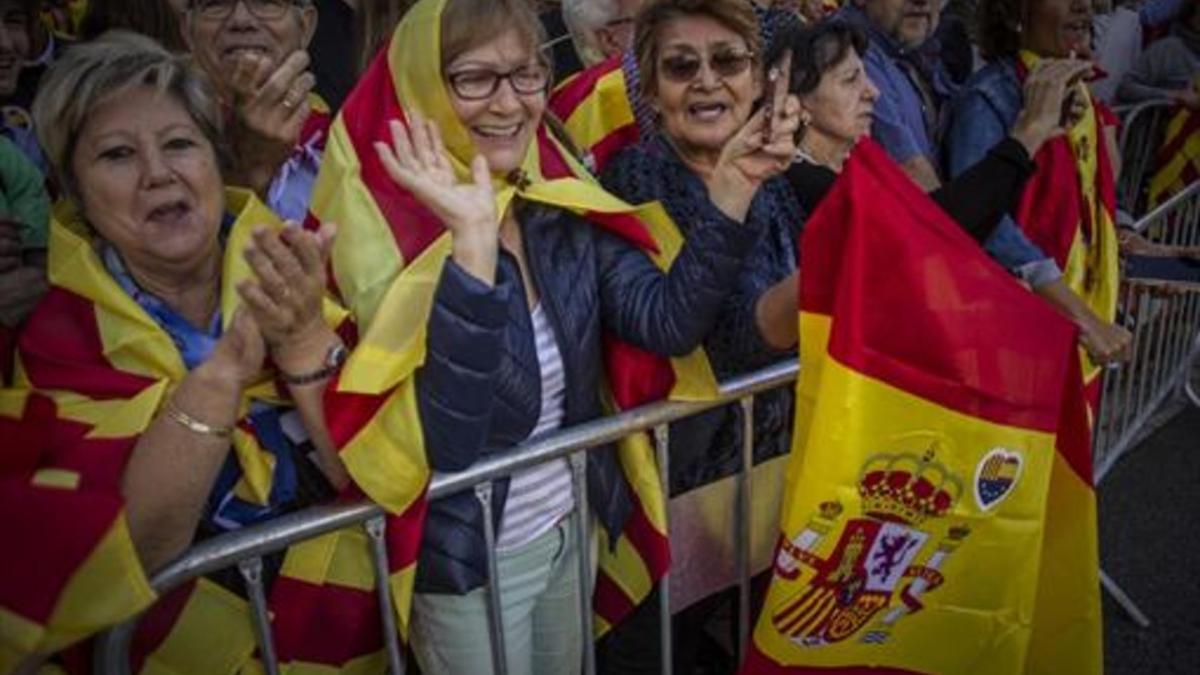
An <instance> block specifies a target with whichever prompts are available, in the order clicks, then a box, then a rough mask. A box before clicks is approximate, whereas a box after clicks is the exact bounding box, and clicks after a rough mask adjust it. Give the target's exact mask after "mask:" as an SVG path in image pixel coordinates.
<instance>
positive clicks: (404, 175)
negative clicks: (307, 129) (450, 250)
mask: <svg viewBox="0 0 1200 675" xmlns="http://www.w3.org/2000/svg"><path fill="white" fill-rule="evenodd" d="M389 126H390V127H391V132H392V139H391V140H392V142H391V144H390V145H389V144H387V143H383V142H376V143H375V151H376V152H377V153H378V154H379V160H380V162H382V163H383V167H384V169H385V170H386V171H387V173H388V175H389V176H391V178H392V180H394V181H395V182H396V184H397V185H399V186H401V187H403V188H405V189H406V190H408V191H409V192H411V193H412V194H413V196H415V197H416V198H417V199H418V200H420V201H421V203H422V204H424V205H425V206H426V207H427V208H428V209H429V210H430V211H432V212H433V214H434V215H435V216H437V217H438V219H439V220H441V221H442V224H443V225H445V226H446V229H448V230H450V233H451V236H453V238H454V260H455V262H457V263H458V264H459V265H461V266H462V267H463V268H464V269H466V270H467V271H468V272H470V273H471V274H472V275H474V276H475V277H477V278H479V279H480V280H481V281H484V282H485V283H488V284H491V283H493V280H494V278H495V270H496V256H497V248H498V246H499V233H500V218H499V215H498V214H497V213H496V195H495V191H494V190H493V189H492V176H491V171H490V170H489V168H488V163H487V159H485V158H484V157H483V155H476V156H475V159H474V160H473V161H472V162H471V181H470V182H462V181H459V179H458V177H457V176H455V175H454V168H453V167H452V166H451V164H450V158H449V156H448V155H447V154H446V147H445V145H444V144H443V143H442V134H441V131H440V130H439V129H438V126H437V124H436V123H435V122H433V121H432V120H426V119H424V118H423V117H421V116H420V115H419V114H417V113H415V112H410V113H409V118H408V127H407V128H405V126H404V125H403V124H401V123H400V122H399V121H396V120H392V122H391V123H390V125H389Z"/></svg>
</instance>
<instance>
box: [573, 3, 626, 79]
mask: <svg viewBox="0 0 1200 675" xmlns="http://www.w3.org/2000/svg"><path fill="white" fill-rule="evenodd" d="M620 11H621V7H620V6H619V5H618V4H617V0H562V17H563V23H565V24H567V30H568V31H570V32H571V41H572V42H574V43H575V51H576V52H577V53H578V54H579V60H580V61H582V62H583V65H584V66H590V65H592V64H593V63H599V62H600V61H603V60H604V57H605V54H604V52H603V51H602V50H601V49H600V45H599V43H598V42H597V41H596V31H598V30H600V29H601V28H603V27H604V26H605V24H607V23H608V22H609V21H612V20H613V19H616V18H617V15H618V14H619V13H620Z"/></svg>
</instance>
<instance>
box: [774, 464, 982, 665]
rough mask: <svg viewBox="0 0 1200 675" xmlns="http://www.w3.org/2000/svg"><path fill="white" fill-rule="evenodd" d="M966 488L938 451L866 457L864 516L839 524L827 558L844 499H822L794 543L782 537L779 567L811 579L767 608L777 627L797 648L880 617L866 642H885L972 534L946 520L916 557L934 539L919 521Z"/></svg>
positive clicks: (938, 513)
mask: <svg viewBox="0 0 1200 675" xmlns="http://www.w3.org/2000/svg"><path fill="white" fill-rule="evenodd" d="M962 492H963V485H962V481H961V480H960V479H959V477H958V476H955V475H954V474H952V473H951V472H950V471H949V470H948V469H947V468H946V467H945V466H943V465H942V464H940V463H938V462H936V461H935V459H934V450H932V449H930V450H929V451H927V452H926V453H925V454H924V455H916V454H912V453H898V454H879V455H875V456H872V457H870V458H869V459H867V461H866V463H865V464H864V465H863V468H862V471H861V473H860V476H859V480H858V493H859V495H860V496H861V497H862V516H861V517H857V518H851V519H849V520H848V521H846V522H845V523H844V524H843V525H842V526H841V531H840V537H839V539H838V541H837V544H835V545H834V547H833V550H832V552H831V553H830V554H829V556H828V557H827V558H822V557H820V556H819V555H817V553H816V552H815V551H816V550H817V546H818V544H819V543H820V542H821V540H822V539H824V538H825V536H826V535H827V534H828V533H829V532H831V531H832V530H833V529H834V528H835V527H837V526H838V523H837V521H838V519H839V517H840V516H841V513H842V505H841V503H840V502H825V503H823V504H821V505H820V507H819V513H818V514H817V515H815V516H814V517H813V518H812V519H811V520H810V521H809V523H808V524H807V525H806V526H805V528H804V529H803V530H802V531H801V532H800V534H798V535H797V536H796V537H795V538H794V539H792V540H791V541H788V540H786V539H784V538H783V537H781V538H780V542H779V550H778V553H777V555H776V559H775V574H776V575H778V576H779V577H781V578H783V579H797V578H799V577H800V575H801V574H802V568H807V569H808V570H810V571H811V572H812V578H811V580H810V581H809V582H808V585H807V586H806V587H804V588H802V589H801V590H800V591H798V592H797V593H795V594H793V595H791V596H790V597H788V598H787V599H785V600H784V601H783V602H781V603H779V604H778V605H776V606H775V607H772V608H771V609H770V612H771V621H772V623H773V624H774V625H775V628H776V629H777V630H778V631H779V632H780V634H782V635H784V636H787V637H789V638H790V639H791V640H792V641H793V642H794V643H796V644H798V645H800V646H803V647H821V646H823V645H829V644H833V643H837V642H841V641H843V640H846V639H849V638H851V637H853V636H855V635H856V634H858V633H859V632H860V631H862V630H863V628H864V627H867V626H868V625H869V624H872V622H874V625H872V626H871V628H870V630H867V631H866V632H865V633H864V634H863V635H862V637H861V638H860V641H861V642H863V643H866V644H882V643H883V642H886V641H887V637H888V634H889V633H890V631H891V628H892V627H893V626H894V625H895V624H896V622H898V621H899V620H900V619H902V618H904V617H905V616H908V615H910V614H914V613H916V612H918V611H920V610H921V608H922V607H923V605H922V604H921V597H922V596H923V595H924V594H925V593H928V592H930V591H933V590H934V589H936V588H937V587H938V586H941V585H942V582H943V581H944V578H943V576H942V571H941V568H942V566H943V564H944V563H945V561H946V559H947V558H949V556H950V555H951V554H952V553H953V552H954V550H955V549H956V548H958V546H959V544H961V543H962V541H963V539H965V538H966V537H967V535H968V534H969V533H970V530H969V529H968V528H967V527H966V526H962V525H955V526H951V527H949V528H948V529H947V531H946V536H945V537H944V538H943V539H942V540H941V541H940V542H939V543H938V544H937V547H936V548H935V549H934V551H933V552H932V553H931V554H929V555H928V556H926V558H925V560H924V561H923V562H921V563H918V562H917V561H918V559H919V558H921V554H922V552H923V551H925V549H926V548H927V545H928V544H929V542H930V540H931V539H932V538H933V535H932V534H930V532H929V531H927V530H924V529H921V526H922V525H924V524H925V522H926V521H928V520H932V519H939V518H943V517H944V516H945V515H946V514H947V513H949V511H950V510H951V509H952V508H953V507H954V505H955V504H956V503H957V502H958V500H959V498H960V497H961V496H962ZM897 601H898V602H897ZM884 610H887V611H884Z"/></svg>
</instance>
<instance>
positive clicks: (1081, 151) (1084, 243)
mask: <svg viewBox="0 0 1200 675" xmlns="http://www.w3.org/2000/svg"><path fill="white" fill-rule="evenodd" d="M1036 63H1037V57H1035V56H1033V55H1032V54H1031V53H1029V52H1021V62H1020V63H1019V64H1018V68H1017V72H1018V76H1019V77H1020V78H1021V79H1022V80H1024V77H1025V74H1026V73H1028V72H1029V70H1030V69H1032V68H1033V67H1034V65H1036ZM1077 92H1078V94H1077V95H1079V96H1086V97H1087V99H1088V103H1089V105H1088V112H1087V114H1085V115H1084V116H1083V118H1082V119H1081V120H1079V122H1078V123H1076V124H1075V126H1074V127H1072V128H1071V130H1070V131H1069V133H1068V134H1067V135H1065V136H1061V137H1059V138H1055V139H1052V140H1050V141H1047V142H1046V143H1044V144H1042V148H1041V149H1040V150H1039V151H1038V153H1037V156H1036V157H1035V158H1034V160H1035V162H1036V163H1037V166H1038V169H1037V172H1036V173H1034V175H1033V177H1032V178H1030V179H1029V183H1028V184H1027V185H1026V187H1025V192H1024V194H1023V195H1022V197H1021V204H1020V207H1019V209H1018V211H1017V222H1018V223H1020V224H1021V228H1022V230H1024V232H1025V234H1027V235H1028V236H1029V238H1030V240H1031V241H1033V243H1035V244H1037V245H1038V246H1039V247H1041V249H1042V250H1043V251H1045V253H1046V254H1047V255H1049V256H1050V257H1052V258H1054V260H1055V262H1057V263H1058V266H1059V268H1060V269H1062V271H1063V281H1064V282H1065V283H1066V284H1067V286H1069V287H1070V289H1071V290H1072V291H1074V292H1075V294H1076V295H1078V296H1079V297H1080V298H1082V299H1083V301H1084V302H1085V303H1087V305H1088V307H1090V308H1091V310H1092V312H1094V313H1095V314H1096V316H1098V317H1100V319H1102V320H1104V321H1108V322H1112V321H1114V320H1115V319H1116V316H1117V291H1118V290H1119V286H1120V250H1119V246H1118V243H1117V231H1116V209H1117V198H1116V183H1115V182H1114V180H1115V179H1114V177H1113V170H1112V161H1111V158H1110V157H1109V156H1108V144H1107V142H1106V140H1105V136H1104V127H1105V126H1107V125H1108V124H1110V123H1112V122H1115V120H1113V119H1112V114H1111V113H1110V112H1108V110H1107V108H1104V107H1103V105H1102V104H1100V103H1098V102H1096V101H1095V100H1094V99H1093V98H1092V97H1091V94H1090V93H1089V91H1088V89H1087V87H1083V86H1081V87H1078V88H1077ZM1080 359H1081V360H1082V364H1083V365H1082V370H1083V378H1084V386H1085V391H1086V393H1087V401H1088V403H1089V406H1090V412H1091V414H1093V415H1094V414H1095V410H1096V404H1097V403H1099V401H1100V375H1101V373H1102V370H1101V368H1100V366H1098V365H1096V364H1094V363H1092V361H1091V359H1089V358H1088V356H1087V354H1086V353H1085V352H1084V351H1083V350H1082V349H1080Z"/></svg>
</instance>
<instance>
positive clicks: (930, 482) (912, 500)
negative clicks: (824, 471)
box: [858, 447, 962, 525]
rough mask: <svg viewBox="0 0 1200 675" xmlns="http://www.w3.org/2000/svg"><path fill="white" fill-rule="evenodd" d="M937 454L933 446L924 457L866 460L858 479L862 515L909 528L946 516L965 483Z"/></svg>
mask: <svg viewBox="0 0 1200 675" xmlns="http://www.w3.org/2000/svg"><path fill="white" fill-rule="evenodd" d="M934 455H935V450H934V448H932V447H931V448H930V449H929V450H927V451H926V452H925V454H924V455H916V454H913V453H899V454H881V455H875V456H874V457H872V458H870V459H869V460H867V463H866V464H865V465H864V466H863V470H862V474H861V476H860V477H859V480H858V494H859V495H860V496H862V510H863V513H864V514H866V515H868V516H872V517H875V518H878V519H880V520H882V521H885V522H898V523H904V524H907V525H920V524H921V523H923V522H924V521H925V519H926V518H931V517H932V518H938V517H941V516H944V515H945V514H946V513H947V512H948V511H949V510H950V509H951V508H952V507H953V506H954V504H955V503H956V502H958V498H959V496H960V495H961V494H962V484H961V483H960V481H959V480H958V479H957V478H955V477H954V476H953V475H952V474H951V473H950V470H949V469H947V468H946V467H945V466H944V465H942V464H941V463H940V462H936V461H934Z"/></svg>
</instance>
